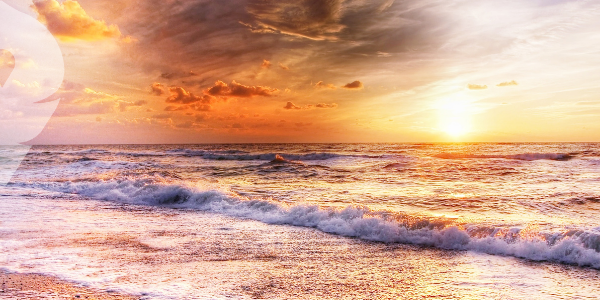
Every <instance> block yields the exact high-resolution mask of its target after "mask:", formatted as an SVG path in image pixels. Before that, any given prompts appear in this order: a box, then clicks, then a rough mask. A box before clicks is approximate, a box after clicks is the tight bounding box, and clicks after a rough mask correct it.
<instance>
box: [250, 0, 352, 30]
mask: <svg viewBox="0 0 600 300" xmlns="http://www.w3.org/2000/svg"><path fill="white" fill-rule="evenodd" d="M342 2H343V0H300V1H298V0H266V1H265V0H255V1H250V2H249V3H248V12H250V13H251V14H252V15H254V17H255V21H254V22H255V23H256V25H255V26H254V27H258V28H265V29H269V30H271V32H280V33H283V34H289V35H297V36H301V37H305V38H309V39H315V40H324V39H336V38H337V36H336V33H339V32H340V31H342V30H343V29H344V28H345V26H344V25H343V24H341V23H340V19H341V15H342Z"/></svg>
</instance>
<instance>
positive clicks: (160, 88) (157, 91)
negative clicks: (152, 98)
mask: <svg viewBox="0 0 600 300" xmlns="http://www.w3.org/2000/svg"><path fill="white" fill-rule="evenodd" d="M150 88H151V89H152V92H151V93H152V94H154V95H156V96H162V95H163V94H164V93H165V86H164V85H162V84H160V83H158V82H155V83H153V84H152V85H150Z"/></svg>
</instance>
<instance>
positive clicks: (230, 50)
mask: <svg viewBox="0 0 600 300" xmlns="http://www.w3.org/2000/svg"><path fill="white" fill-rule="evenodd" d="M135 3H136V4H135V6H134V5H133V4H132V7H131V8H130V10H131V11H132V13H131V17H128V18H127V19H123V22H124V23H123V24H121V23H119V26H120V27H121V28H122V31H123V32H124V33H125V34H128V35H131V36H133V37H135V38H136V39H137V40H138V42H137V43H132V44H131V45H128V46H127V47H131V48H130V50H131V51H128V53H129V54H130V55H131V56H134V57H135V58H136V59H137V61H138V62H140V63H141V64H142V65H143V66H144V67H145V70H146V71H148V72H157V71H158V72H159V74H162V75H161V76H162V77H161V79H165V80H167V81H169V83H170V84H174V85H182V84H183V85H185V86H186V88H192V87H198V86H205V85H206V84H207V83H209V82H214V81H215V80H219V79H220V80H223V79H225V80H226V81H229V80H232V79H234V78H235V79H239V80H243V81H244V82H247V83H248V84H252V83H253V82H252V81H251V80H253V79H255V78H256V74H254V75H253V74H252V72H254V73H256V72H259V71H260V70H261V68H260V66H261V65H260V64H257V62H265V61H269V62H273V61H275V62H276V63H277V64H279V63H280V62H283V63H284V64H279V65H280V67H281V70H288V71H289V72H288V73H286V74H285V76H288V77H289V78H288V79H290V80H293V79H295V80H307V81H309V82H310V80H313V78H318V79H319V80H321V79H324V80H326V81H327V82H335V81H341V82H344V81H346V82H348V80H353V78H352V77H354V76H355V75H356V74H358V73H361V74H363V73H366V72H372V71H374V70H376V69H377V70H378V71H381V70H383V69H393V68H394V64H397V63H399V62H400V63H402V62H403V61H409V60H412V59H414V56H419V57H421V56H424V55H427V53H429V52H431V51H434V50H435V49H437V48H439V47H440V45H442V44H443V43H444V42H445V41H444V37H445V36H446V35H447V31H448V30H449V29H448V28H451V26H448V24H447V23H448V20H447V19H444V18H443V17H442V16H441V15H440V13H439V10H441V9H443V8H444V6H445V5H449V4H445V2H443V1H434V0H424V1H417V0H411V1H390V0H375V1H363V0H345V1H342V0H300V1H292V0H284V1H275V0H231V1H226V2H225V1H209V0H196V1H163V0H139V1H137V2H135ZM428 51H429V52H428ZM382 53H385V55H382ZM399 54H405V55H406V57H401V56H399ZM288 58H289V59H288ZM392 58H393V59H394V61H393V64H390V61H391V59H392ZM269 64H270V63H268V64H265V65H264V66H265V67H266V66H268V65H269ZM189 70H194V72H195V73H194V74H197V76H194V78H193V81H186V82H181V81H177V80H180V79H181V78H182V77H184V76H181V75H183V74H187V75H189ZM252 70H253V71H252ZM306 83H308V82H306ZM292 84H299V83H298V82H294V81H292ZM273 85H274V84H273ZM277 87H279V88H283V86H277Z"/></svg>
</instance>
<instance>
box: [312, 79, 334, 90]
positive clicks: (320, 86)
mask: <svg viewBox="0 0 600 300" xmlns="http://www.w3.org/2000/svg"><path fill="white" fill-rule="evenodd" d="M315 87H317V88H328V89H332V90H335V89H336V87H335V85H333V84H331V83H329V84H325V83H324V82H323V81H319V82H317V83H315Z"/></svg>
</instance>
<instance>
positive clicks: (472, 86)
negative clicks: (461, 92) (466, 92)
mask: <svg viewBox="0 0 600 300" xmlns="http://www.w3.org/2000/svg"><path fill="white" fill-rule="evenodd" d="M468 88H469V89H470V90H485V89H487V88H488V86H487V85H479V84H469V85H468Z"/></svg>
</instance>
